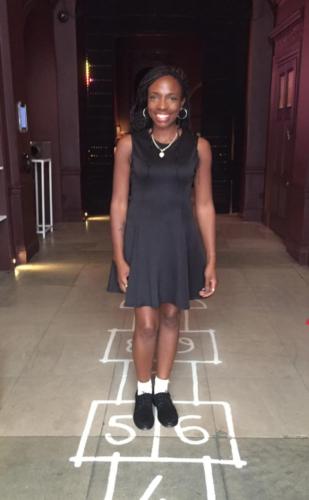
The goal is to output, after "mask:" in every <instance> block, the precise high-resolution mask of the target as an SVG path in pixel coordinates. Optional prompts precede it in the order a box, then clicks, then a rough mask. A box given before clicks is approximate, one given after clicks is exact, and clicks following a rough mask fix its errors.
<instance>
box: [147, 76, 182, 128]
mask: <svg viewBox="0 0 309 500" xmlns="http://www.w3.org/2000/svg"><path fill="white" fill-rule="evenodd" d="M184 101H185V99H183V98H182V90H181V86H180V83H179V82H178V81H177V80H176V78H174V77H173V76H170V75H167V76H162V77H161V78H158V79H157V80H155V81H154V82H153V83H152V84H151V85H149V87H148V101H147V110H148V114H149V116H150V118H151V119H152V121H153V124H154V125H156V126H157V127H160V128H168V127H169V126H170V125H172V124H173V123H175V121H176V118H177V115H178V113H179V110H180V108H181V107H182V106H183V104H184Z"/></svg>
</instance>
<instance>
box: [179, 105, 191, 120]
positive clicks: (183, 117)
mask: <svg viewBox="0 0 309 500" xmlns="http://www.w3.org/2000/svg"><path fill="white" fill-rule="evenodd" d="M181 111H184V112H185V116H179V114H178V116H177V118H179V120H185V119H186V118H187V116H188V110H187V109H186V108H181V109H180V110H179V113H180V112H181Z"/></svg>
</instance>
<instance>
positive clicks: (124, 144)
mask: <svg viewBox="0 0 309 500" xmlns="http://www.w3.org/2000/svg"><path fill="white" fill-rule="evenodd" d="M131 154H132V138H131V135H129V134H128V135H125V136H124V137H122V138H121V139H120V140H119V141H118V144H117V147H116V151H115V160H114V174H113V193H112V200H111V205H110V224H111V236H112V244H113V260H114V261H115V263H116V264H121V263H123V262H124V260H125V259H124V253H123V237H124V228H125V223H126V217H127V209H128V197H129V185H130V165H131Z"/></svg>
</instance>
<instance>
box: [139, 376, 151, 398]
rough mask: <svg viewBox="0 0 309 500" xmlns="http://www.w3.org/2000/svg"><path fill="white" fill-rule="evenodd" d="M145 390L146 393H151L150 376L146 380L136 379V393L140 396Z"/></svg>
mask: <svg viewBox="0 0 309 500" xmlns="http://www.w3.org/2000/svg"><path fill="white" fill-rule="evenodd" d="M145 392H147V393H148V394H152V383H151V378H150V379H149V380H148V381H147V382H140V381H139V380H138V381H137V394H138V396H140V395H141V394H144V393H145Z"/></svg>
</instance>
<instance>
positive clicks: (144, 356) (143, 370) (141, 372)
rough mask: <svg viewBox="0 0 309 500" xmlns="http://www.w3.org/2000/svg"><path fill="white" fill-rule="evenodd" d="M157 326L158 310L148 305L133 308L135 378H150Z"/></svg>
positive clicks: (143, 379)
mask: <svg viewBox="0 0 309 500" xmlns="http://www.w3.org/2000/svg"><path fill="white" fill-rule="evenodd" d="M158 328H159V310H158V309H155V308H153V307H150V306H143V307H136V308H135V330H134V334H133V360H134V365H135V371H136V378H137V380H138V381H140V382H147V381H148V380H149V379H150V378H151V373H152V362H153V357H154V353H155V349H156V342H157V335H158Z"/></svg>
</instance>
